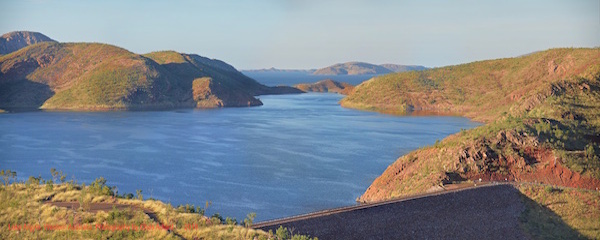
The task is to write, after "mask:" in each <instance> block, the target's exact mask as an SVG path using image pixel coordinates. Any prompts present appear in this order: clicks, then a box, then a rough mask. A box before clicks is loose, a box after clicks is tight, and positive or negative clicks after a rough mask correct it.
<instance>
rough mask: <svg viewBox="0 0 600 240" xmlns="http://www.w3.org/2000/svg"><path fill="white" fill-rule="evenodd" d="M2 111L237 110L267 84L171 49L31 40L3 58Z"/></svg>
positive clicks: (277, 90) (265, 91) (0, 77)
mask: <svg viewBox="0 0 600 240" xmlns="http://www.w3.org/2000/svg"><path fill="white" fill-rule="evenodd" d="M0 70H1V74H0V108H1V109H12V108H42V109H63V110H65V109H68V110H86V111H104V110H132V109H169V108H179V107H198V108H215V107H242V106H257V105H262V103H261V102H260V100H258V99H256V98H255V97H254V96H256V95H262V94H280V93H300V92H301V91H299V90H297V89H295V88H291V87H267V86H264V85H262V84H259V83H258V82H256V81H255V80H253V79H251V78H249V77H246V76H245V75H243V74H242V73H240V72H238V71H237V70H236V69H235V68H234V67H232V66H230V65H228V64H226V63H224V62H222V61H219V60H214V59H208V58H205V57H201V56H198V55H195V54H181V53H177V52H173V51H163V52H153V53H149V54H145V55H138V54H134V53H132V52H129V51H127V50H125V49H122V48H119V47H116V46H111V45H107V44H99V43H57V42H43V43H38V44H34V45H31V46H28V47H25V48H23V49H20V50H18V51H16V52H13V53H11V54H8V55H3V56H1V57H0Z"/></svg>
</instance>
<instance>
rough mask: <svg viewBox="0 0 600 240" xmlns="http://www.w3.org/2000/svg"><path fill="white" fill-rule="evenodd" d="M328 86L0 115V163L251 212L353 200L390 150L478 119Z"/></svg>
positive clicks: (391, 157) (260, 216)
mask: <svg viewBox="0 0 600 240" xmlns="http://www.w3.org/2000/svg"><path fill="white" fill-rule="evenodd" d="M341 98H342V96H341V95H337V94H322V93H321V94H319V93H308V94H300V95H278V96H260V99H261V100H262V101H263V103H264V105H263V106H260V107H252V108H228V109H218V110H191V109H190V110H176V111H155V112H101V113H85V112H27V113H14V114H0V169H11V170H14V171H16V172H17V174H18V178H19V179H20V180H26V178H27V177H28V176H31V175H35V176H37V175H42V176H43V177H44V178H46V179H49V178H50V168H57V169H59V170H62V171H63V172H65V173H67V175H68V178H69V179H70V178H71V177H72V176H74V177H75V179H77V180H78V181H79V182H87V183H89V182H91V181H93V180H94V179H95V178H97V177H100V176H103V177H105V178H106V179H108V184H109V185H114V186H117V187H118V191H119V193H124V192H131V193H135V190H136V189H141V190H142V191H143V194H144V196H145V197H146V198H148V197H153V198H156V199H160V200H163V201H166V202H171V203H172V204H173V205H177V204H185V203H190V204H196V205H197V206H198V205H200V206H204V203H205V201H212V203H213V205H212V206H211V207H209V209H208V211H207V213H208V214H213V213H215V212H218V213H220V214H221V215H223V216H232V217H236V218H237V219H238V220H242V219H243V218H244V217H245V215H246V214H247V213H250V212H256V213H257V220H266V219H271V218H277V217H284V216H289V215H295V214H301V213H306V212H311V211H316V210H322V209H326V208H332V207H339V206H344V205H351V204H354V203H355V199H356V198H357V197H358V196H360V195H361V194H362V193H363V192H364V191H365V190H366V188H367V187H368V186H369V185H370V183H371V182H372V181H373V180H374V179H375V178H376V177H377V176H378V175H380V174H381V173H382V172H383V171H384V170H385V168H386V167H387V166H388V165H389V164H391V163H392V162H394V161H395V160H396V159H397V158H398V157H399V156H401V155H403V154H405V153H407V152H408V151H410V150H413V149H416V148H419V147H422V146H425V145H429V144H433V143H434V142H435V140H436V139H442V138H444V137H445V136H447V135H449V134H452V133H455V132H458V131H459V130H460V129H461V128H465V129H466V128H471V127H474V126H476V125H477V123H474V122H471V121H469V120H468V119H465V118H459V117H416V116H415V117H411V116H407V117H398V116H390V115H382V114H377V113H372V112H362V111H356V110H351V109H345V108H342V107H340V106H339V105H338V104H337V102H338V101H339V100H340V99H341Z"/></svg>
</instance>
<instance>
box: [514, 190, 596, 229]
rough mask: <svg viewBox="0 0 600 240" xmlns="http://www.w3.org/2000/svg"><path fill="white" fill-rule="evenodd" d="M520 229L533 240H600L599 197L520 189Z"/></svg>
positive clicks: (581, 192)
mask: <svg viewBox="0 0 600 240" xmlns="http://www.w3.org/2000/svg"><path fill="white" fill-rule="evenodd" d="M519 190H520V191H521V193H522V194H523V195H524V197H523V201H524V202H525V207H526V208H525V210H524V211H523V213H522V214H521V218H520V222H521V227H522V228H523V230H525V232H526V233H527V234H529V236H530V237H531V238H533V239H600V193H599V192H597V191H589V190H583V189H568V188H557V187H551V186H535V185H521V186H520V187H519Z"/></svg>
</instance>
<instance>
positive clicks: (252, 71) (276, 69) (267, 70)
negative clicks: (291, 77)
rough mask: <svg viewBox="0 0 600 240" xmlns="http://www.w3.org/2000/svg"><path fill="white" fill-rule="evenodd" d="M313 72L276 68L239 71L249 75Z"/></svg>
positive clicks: (309, 70) (309, 72)
mask: <svg viewBox="0 0 600 240" xmlns="http://www.w3.org/2000/svg"><path fill="white" fill-rule="evenodd" d="M315 71H316V70H315V69H278V68H263V69H249V70H241V72H242V73H244V72H250V73H306V74H312V73H313V72H315Z"/></svg>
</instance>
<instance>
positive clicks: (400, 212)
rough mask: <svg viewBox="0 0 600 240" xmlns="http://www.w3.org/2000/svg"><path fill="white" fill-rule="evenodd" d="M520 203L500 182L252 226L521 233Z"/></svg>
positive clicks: (382, 235)
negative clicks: (519, 219)
mask: <svg viewBox="0 0 600 240" xmlns="http://www.w3.org/2000/svg"><path fill="white" fill-rule="evenodd" d="M523 209H524V205H523V203H522V202H521V198H520V193H519V191H518V190H517V189H515V188H514V187H513V186H511V185H507V184H505V185H493V186H487V187H480V188H474V189H468V190H462V191H457V192H451V193H446V194H441V195H434V196H428V197H423V198H416V199H409V200H405V201H400V202H393V203H386V204H382V205H376V206H372V207H368V208H358V209H354V210H349V211H342V212H339V213H335V214H320V215H317V216H313V217H309V218H299V220H293V221H287V222H285V223H281V222H274V224H273V225H264V224H260V223H259V224H260V225H259V227H258V228H260V229H263V230H266V231H268V230H273V231H275V230H276V229H277V228H278V227H279V225H282V226H284V227H287V228H289V229H293V230H294V233H300V234H309V235H311V236H315V237H319V239H526V237H525V235H524V234H523V233H522V231H521V229H520V228H519V226H518V217H519V215H520V213H521V212H522V211H523Z"/></svg>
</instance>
